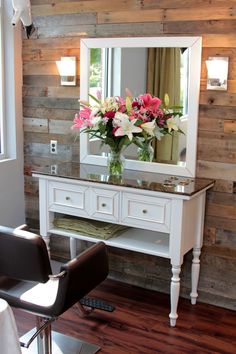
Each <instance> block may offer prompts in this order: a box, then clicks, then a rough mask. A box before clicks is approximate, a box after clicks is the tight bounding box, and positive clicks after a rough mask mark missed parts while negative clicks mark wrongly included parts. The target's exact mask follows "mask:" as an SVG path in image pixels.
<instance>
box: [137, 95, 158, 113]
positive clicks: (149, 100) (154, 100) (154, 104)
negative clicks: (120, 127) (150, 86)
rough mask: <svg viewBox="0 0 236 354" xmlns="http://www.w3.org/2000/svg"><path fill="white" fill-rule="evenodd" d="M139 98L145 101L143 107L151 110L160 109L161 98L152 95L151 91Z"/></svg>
mask: <svg viewBox="0 0 236 354" xmlns="http://www.w3.org/2000/svg"><path fill="white" fill-rule="evenodd" d="M139 98H140V99H141V100H142V101H143V107H144V108H146V109H148V110H150V111H156V110H158V108H159V106H160V104H161V100H160V98H158V97H152V96H151V95H150V93H145V94H144V95H140V96H139Z"/></svg>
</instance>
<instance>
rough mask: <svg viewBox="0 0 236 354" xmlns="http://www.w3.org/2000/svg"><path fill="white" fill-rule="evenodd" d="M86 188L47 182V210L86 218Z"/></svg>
mask: <svg viewBox="0 0 236 354" xmlns="http://www.w3.org/2000/svg"><path fill="white" fill-rule="evenodd" d="M88 190H89V189H88V187H84V186H80V185H77V184H70V183H68V184H67V183H60V182H49V210H50V211H57V212H61V213H67V214H68V213H70V214H72V215H78V216H88V200H89V196H88Z"/></svg>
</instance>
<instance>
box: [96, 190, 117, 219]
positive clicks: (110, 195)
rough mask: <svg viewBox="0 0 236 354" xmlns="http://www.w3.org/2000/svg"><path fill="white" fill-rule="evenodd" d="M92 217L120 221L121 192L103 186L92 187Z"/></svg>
mask: <svg viewBox="0 0 236 354" xmlns="http://www.w3.org/2000/svg"><path fill="white" fill-rule="evenodd" d="M90 198H91V206H90V210H91V217H92V218H95V219H98V220H104V221H119V201H120V193H119V192H117V191H112V190H106V189H102V188H91V189H90Z"/></svg>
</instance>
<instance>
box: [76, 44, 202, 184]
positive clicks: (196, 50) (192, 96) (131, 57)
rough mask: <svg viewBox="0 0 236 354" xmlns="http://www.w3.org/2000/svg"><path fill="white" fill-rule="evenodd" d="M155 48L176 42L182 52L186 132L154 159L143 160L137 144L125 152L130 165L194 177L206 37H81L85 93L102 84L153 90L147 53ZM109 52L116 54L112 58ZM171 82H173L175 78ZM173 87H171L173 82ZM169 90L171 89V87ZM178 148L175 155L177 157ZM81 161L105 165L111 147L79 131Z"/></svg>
mask: <svg viewBox="0 0 236 354" xmlns="http://www.w3.org/2000/svg"><path fill="white" fill-rule="evenodd" d="M151 48H154V49H155V50H157V49H159V48H163V49H166V48H174V49H178V52H180V54H181V56H180V58H181V60H180V69H179V70H180V71H181V78H180V85H181V86H180V97H181V100H182V101H181V105H182V106H183V112H184V114H183V116H182V117H181V129H182V130H183V131H184V132H185V134H178V135H179V136H181V137H180V138H179V139H178V143H177V145H176V144H173V142H171V143H170V145H171V154H172V155H171V158H170V157H167V158H165V157H163V156H162V157H161V158H158V157H157V158H156V160H154V161H153V162H143V161H138V160H137V159H136V157H135V152H133V151H132V148H130V149H129V148H128V149H129V150H128V149H127V152H126V155H125V169H131V170H136V171H146V172H155V173H164V174H171V175H177V176H186V177H195V170H196V152H197V127H198V106H199V91H200V71H201V48H202V41H201V37H135V38H134V37H133V38H85V39H82V40H81V44H80V52H81V54H80V99H83V100H88V99H89V96H88V95H89V93H92V94H94V93H95V90H98V89H99V90H100V91H101V92H102V95H103V97H110V96H116V95H120V96H124V95H125V93H124V88H129V89H130V90H131V91H132V93H133V94H134V95H139V94H144V93H146V92H148V91H147V85H148V83H149V81H150V79H147V74H146V73H147V70H148V67H149V62H147V57H148V55H149V52H148V51H149V50H151ZM94 57H97V58H98V57H99V60H100V62H99V60H97V59H96V60H97V61H96V63H94ZM108 57H110V58H112V59H110V61H109V60H108ZM94 64H96V65H98V67H96V65H94ZM105 67H106V70H105V69H104V68H105ZM96 68H97V71H96ZM94 72H95V75H94ZM97 72H99V73H97ZM162 72H165V73H167V72H169V69H163V70H162ZM96 75H97V78H96ZM94 76H95V78H94ZM148 80H149V81H148ZM154 81H155V80H154ZM169 81H170V80H169ZM169 84H170V85H171V82H170V83H169ZM169 87H170V89H171V86H169ZM149 93H151V92H149ZM166 93H168V94H169V92H166ZM168 144H169V143H168ZM173 146H174V148H173ZM176 146H177V147H176ZM159 150H161V149H159V147H157V152H158V151H159ZM168 150H170V148H169V147H168ZM173 152H174V155H176V156H175V157H174V158H173ZM168 154H169V153H168ZM168 156H169V155H168ZM80 162H81V163H85V164H93V165H101V166H106V164H107V152H106V149H104V150H102V149H101V147H100V142H99V141H91V140H90V139H89V135H88V134H86V133H81V134H80Z"/></svg>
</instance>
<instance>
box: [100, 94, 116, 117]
mask: <svg viewBox="0 0 236 354" xmlns="http://www.w3.org/2000/svg"><path fill="white" fill-rule="evenodd" d="M100 109H101V112H102V113H103V114H104V113H105V112H109V111H114V112H115V111H117V110H118V109H119V104H118V103H117V101H116V98H115V97H107V98H105V100H104V102H103V104H102V105H101V108H100Z"/></svg>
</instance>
